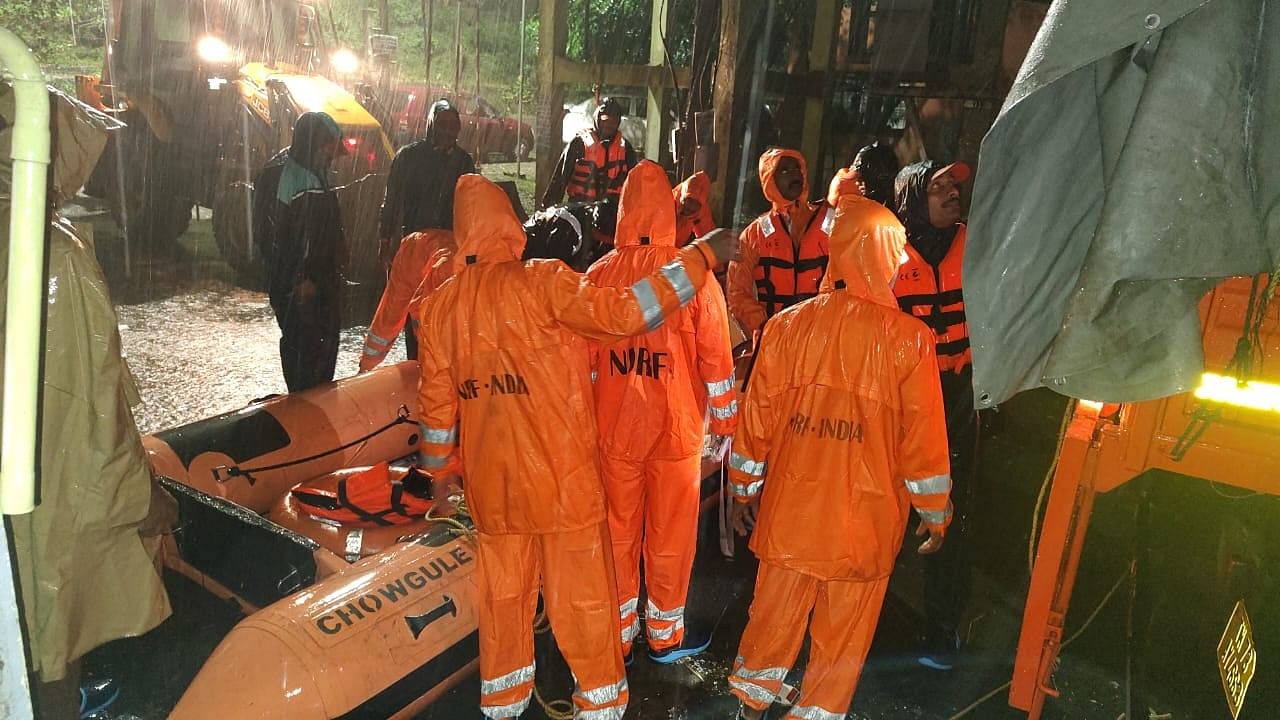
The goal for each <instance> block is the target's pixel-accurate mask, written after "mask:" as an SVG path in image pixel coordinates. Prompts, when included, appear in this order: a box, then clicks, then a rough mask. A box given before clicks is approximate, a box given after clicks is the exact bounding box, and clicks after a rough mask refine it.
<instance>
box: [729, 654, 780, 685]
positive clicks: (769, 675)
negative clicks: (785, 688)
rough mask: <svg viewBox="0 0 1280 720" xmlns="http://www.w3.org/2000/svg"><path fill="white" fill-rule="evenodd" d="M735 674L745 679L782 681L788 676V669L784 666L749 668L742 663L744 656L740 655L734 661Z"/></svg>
mask: <svg viewBox="0 0 1280 720" xmlns="http://www.w3.org/2000/svg"><path fill="white" fill-rule="evenodd" d="M732 674H733V675H737V676H738V677H740V678H742V679H744V680H773V681H775V682H782V681H783V680H785V679H786V677H787V669H786V668H784V667H768V668H765V669H763V670H749V669H747V668H746V667H743V665H742V656H738V659H737V661H735V662H734V668H733V673H732Z"/></svg>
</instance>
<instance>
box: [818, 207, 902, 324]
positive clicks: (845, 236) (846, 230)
mask: <svg viewBox="0 0 1280 720" xmlns="http://www.w3.org/2000/svg"><path fill="white" fill-rule="evenodd" d="M906 245H907V232H906V230H904V229H903V228H902V223H900V222H898V218H897V216H896V215H894V214H893V213H892V212H891V211H890V210H889V209H888V208H886V207H885V206H883V205H881V204H880V203H878V202H876V201H874V200H869V199H867V198H865V197H862V196H861V195H845V196H843V197H841V198H840V204H838V205H837V206H836V219H835V225H834V226H832V228H831V240H830V248H831V260H830V263H829V264H828V265H827V274H826V277H824V278H823V279H822V290H823V291H824V292H825V291H830V290H835V289H838V283H839V282H840V281H843V283H844V289H845V291H847V292H849V293H851V294H853V295H856V296H858V297H861V298H865V299H867V300H871V301H872V302H875V303H878V304H880V305H887V306H889V307H894V308H896V307H898V302H897V299H896V298H894V295H893V289H892V285H891V282H892V280H893V279H894V276H895V275H897V273H898V267H899V266H901V265H902V259H903V257H904V255H903V253H904V249H905V248H906Z"/></svg>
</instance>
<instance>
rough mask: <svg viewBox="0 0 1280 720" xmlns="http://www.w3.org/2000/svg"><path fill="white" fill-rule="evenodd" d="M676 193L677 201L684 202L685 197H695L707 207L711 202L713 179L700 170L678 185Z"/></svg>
mask: <svg viewBox="0 0 1280 720" xmlns="http://www.w3.org/2000/svg"><path fill="white" fill-rule="evenodd" d="M674 194H675V200H676V202H677V203H679V202H683V201H684V199H685V198H693V199H694V200H697V201H698V202H699V203H701V204H702V207H704V208H705V207H706V206H707V203H709V202H711V179H710V178H708V177H707V174H706V173H705V172H703V171H701V170H699V171H698V172H696V173H694V174H692V175H690V176H689V177H688V179H686V180H685V181H684V182H682V183H680V184H679V185H677V186H676V190H675V193H674Z"/></svg>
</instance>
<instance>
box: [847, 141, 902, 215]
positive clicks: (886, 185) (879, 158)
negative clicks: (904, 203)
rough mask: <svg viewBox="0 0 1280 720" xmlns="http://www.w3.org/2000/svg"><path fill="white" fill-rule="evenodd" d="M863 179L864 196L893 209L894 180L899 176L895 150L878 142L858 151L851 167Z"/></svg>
mask: <svg viewBox="0 0 1280 720" xmlns="http://www.w3.org/2000/svg"><path fill="white" fill-rule="evenodd" d="M849 168H850V169H851V170H853V171H854V172H856V173H858V177H859V178H861V179H862V194H863V195H865V196H866V197H869V198H871V199H872V200H875V201H876V202H878V203H880V204H881V205H884V206H885V207H887V208H892V207H893V179H894V178H895V177H897V175H898V156H897V155H894V154H893V148H891V147H889V146H888V145H881V144H880V143H878V142H876V143H873V144H871V145H868V146H866V147H864V148H862V149H861V150H859V151H858V154H857V155H854V156H853V163H852V164H851V165H850V166H849Z"/></svg>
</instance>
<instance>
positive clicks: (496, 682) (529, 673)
mask: <svg viewBox="0 0 1280 720" xmlns="http://www.w3.org/2000/svg"><path fill="white" fill-rule="evenodd" d="M534 666H535V663H529V664H528V665H525V666H524V667H522V668H520V669H519V670H513V671H511V672H509V673H507V674H506V675H502V676H499V677H496V678H494V679H492V680H482V681H481V682H480V694H481V695H492V694H494V693H500V692H502V691H503V690H510V689H511V688H513V687H516V686H517V685H521V684H524V683H527V682H531V681H532V680H533V669H534Z"/></svg>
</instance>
